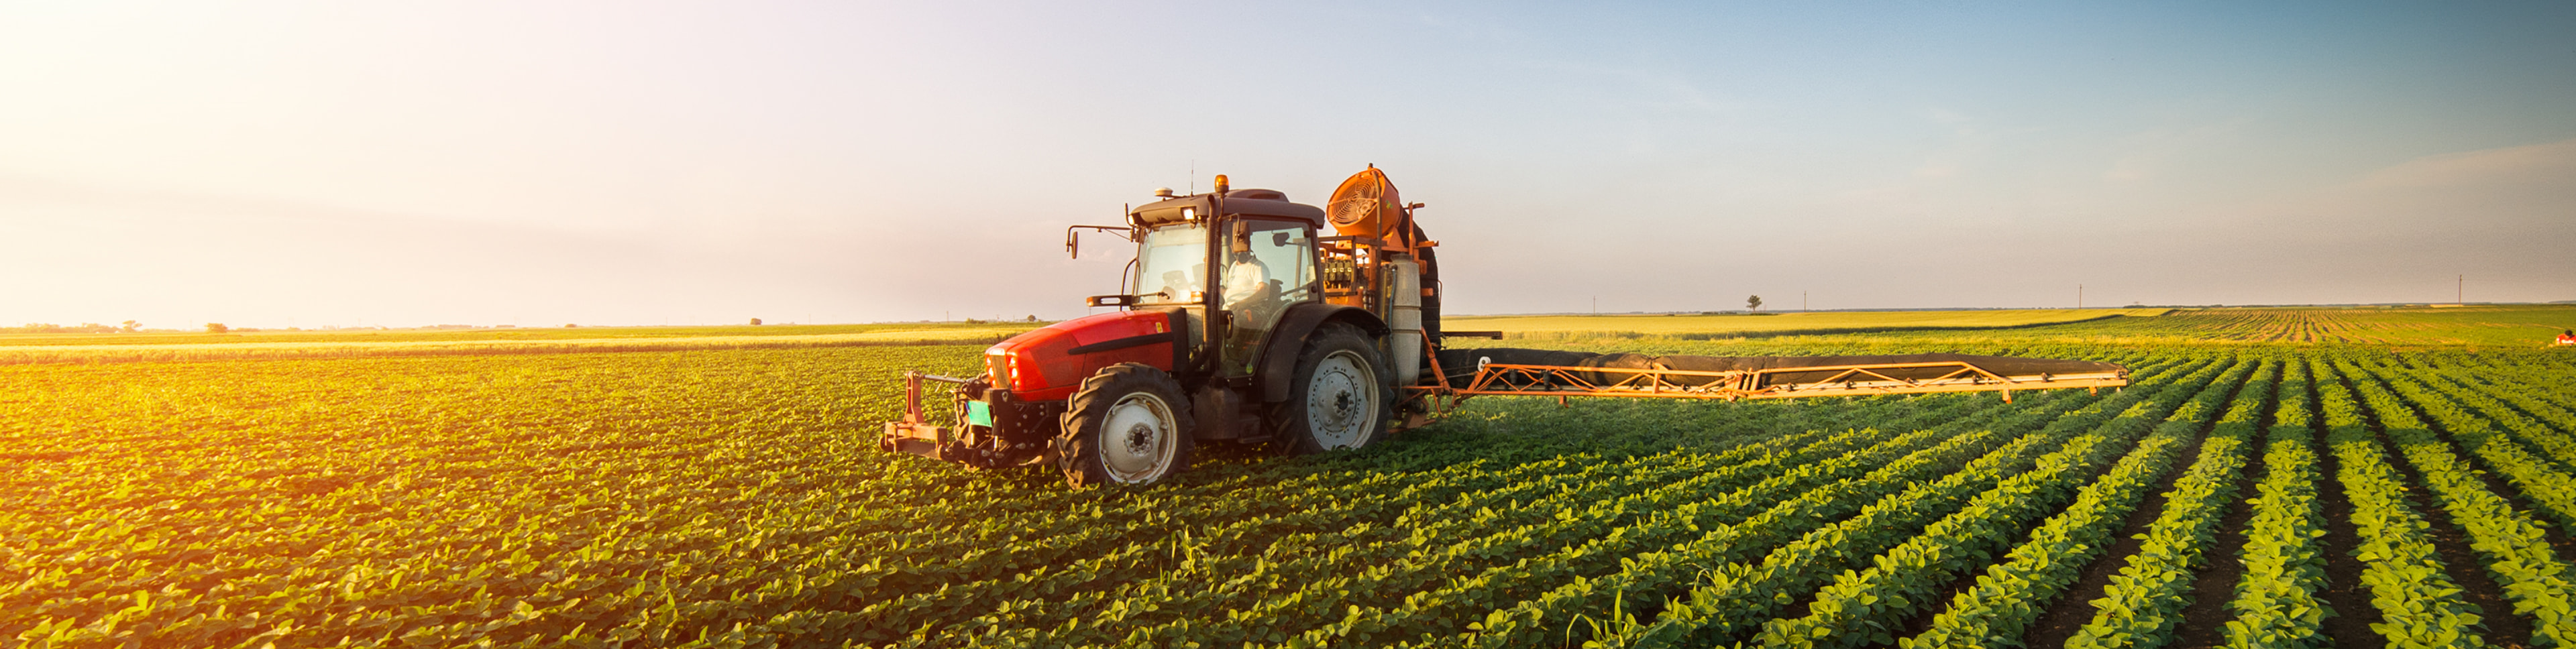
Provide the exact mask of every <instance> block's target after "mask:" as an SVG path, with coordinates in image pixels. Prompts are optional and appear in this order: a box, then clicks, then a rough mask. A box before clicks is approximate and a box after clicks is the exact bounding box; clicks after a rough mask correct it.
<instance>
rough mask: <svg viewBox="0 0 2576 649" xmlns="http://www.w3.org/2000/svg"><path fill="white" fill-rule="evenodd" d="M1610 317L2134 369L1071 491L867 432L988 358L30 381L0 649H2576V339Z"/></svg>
mask: <svg viewBox="0 0 2576 649" xmlns="http://www.w3.org/2000/svg"><path fill="white" fill-rule="evenodd" d="M1968 313H1978V312H1968ZM2089 317H2090V316H2087V318H2089ZM1673 318H1675V319H1682V318H1685V317H1684V316H1673ZM1710 318H1712V319H1715V318H1720V317H1718V316H1711V317H1710ZM1628 319H1631V318H1621V319H1612V318H1603V319H1602V320H1604V321H1611V322H1613V324H1604V325H1601V326H1600V327H1599V329H1598V331H1603V332H1634V333H1636V335H1633V336H1632V335H1627V334H1619V335H1605V336H1595V337H1581V336H1569V337H1567V338H1565V339H1564V340H1562V343H1563V345H1562V346H1563V347H1566V348H1581V349H1590V350H1595V351H1611V350H1615V351H1636V352H1646V353H1667V354H1669V353H1691V354H1705V355H1775V354H1851V353H1897V352H1960V353H1971V354H2004V355H2021V356H2039V357H2055V358H2074V359H2092V360H2107V361H2113V362H2119V363H2124V364H2126V365H2128V367H2129V368H2130V369H2131V370H2132V372H2133V377H2134V379H2133V380H2134V382H2133V384H2132V385H2131V387H2129V388H2127V389H2123V390H2118V391H2104V392H2103V393H2101V394H2088V393H2086V392H2084V391H2080V390H2056V391H2041V392H2029V393H2023V394H2020V395H2018V396H2017V398H2016V399H2015V400H2014V401H2013V402H2012V403H2004V402H2003V401H2002V400H2000V399H1998V398H1996V397H1995V396H1994V395H1992V394H1945V395H1923V396H1912V397H1872V398H1836V399H1828V400H1785V401H1757V402H1741V403H1729V402H1715V401H1711V402H1675V401H1663V400H1610V399H1602V400H1589V401H1586V400H1577V401H1574V402H1573V403H1571V404H1570V405H1565V406H1560V405H1558V404H1557V403H1556V402H1555V401H1553V400H1539V399H1508V398H1479V399H1477V400H1473V401H1469V402H1468V403H1467V404H1466V406H1465V407H1464V408H1463V409H1462V410H1460V411H1458V412H1456V413H1453V414H1452V415H1451V416H1449V417H1448V418H1446V419H1443V420H1441V421H1440V422H1439V423H1437V424H1434V425H1432V426H1430V427H1427V428H1423V429H1417V430H1413V431H1408V432H1406V433H1403V434H1400V435H1397V436H1394V437H1392V438H1389V439H1388V440H1387V441H1386V442H1384V443H1381V444H1378V445H1373V446H1371V447H1369V448H1367V449H1363V450H1360V451H1350V452H1340V453H1332V454H1326V455H1319V456H1306V457H1293V458H1281V457H1270V456H1268V455H1267V454H1266V453H1265V452H1264V451H1263V450H1261V449H1259V448H1238V447H1223V448H1203V449H1202V452H1201V454H1200V457H1199V458H1198V462H1197V465H1196V467H1195V468H1194V469H1193V470H1192V471H1191V472H1189V473H1185V474H1182V475H1181V476H1180V477H1179V478H1178V479H1177V480H1176V481H1173V482H1169V483H1166V484H1161V485H1156V486H1151V487H1140V488H1094V489H1084V490H1071V489H1068V488H1066V487H1065V486H1064V483H1063V480H1062V479H1061V477H1060V476H1059V475H1057V474H1055V473H1053V472H1051V471H1014V472H977V471H972V470H968V469H964V468H961V467H956V466H950V465H945V464H940V463H935V462H931V461H928V460H923V459H920V458H915V457H911V456H903V455H895V454H888V453H884V452H880V451H878V450H876V447H875V439H874V437H875V434H876V432H877V426H878V422H882V421H885V420H889V419H892V418H894V417H895V416H896V411H897V410H898V408H899V400H900V392H899V383H900V377H899V375H898V373H899V372H900V371H901V370H904V369H921V370H925V371H934V372H943V373H971V372H974V371H976V367H977V362H978V359H977V357H976V355H977V352H978V351H979V350H980V349H981V348H982V346H981V345H974V344H940V343H931V344H901V345H898V344H868V345H821V346H782V347H757V346H747V347H735V346H723V345H709V346H703V347H686V346H679V347H674V348H663V349H647V350H625V351H601V350H597V349H577V348H567V349H550V350H542V351H543V353H538V351H525V352H524V353H446V354H409V355H407V354H403V353H400V352H396V351H383V350H375V351H370V350H341V351H338V352H333V353H332V354H329V355H313V356H305V357H293V356H288V357H220V356H217V357H191V356H187V355H185V354H176V355H173V356H170V357H166V358H164V357H150V358H141V357H137V358H124V359H122V360H124V361H126V362H89V361H84V360H81V359H75V358H64V357H47V358H46V359H31V360H26V361H21V362H17V363H16V364H5V365H0V539H4V540H5V542H0V643H7V644H9V645H10V646H30V647H158V646H185V647H264V646H277V647H319V646H340V645H351V646H396V645H399V646H427V647H446V646H531V647H555V646H562V647H618V646H624V647H674V646H688V647H777V646H783V647H841V646H869V647H877V646H904V647H914V646H921V647H967V646H973V647H1074V646H1133V647H1229V648H1230V647H1242V646H1260V647H1294V646H1344V647H1387V646H1412V647H1586V646H1610V647H1711V646H1744V647H1754V646H1760V647H1864V646H1904V647H1926V646H1954V647H1981V646H2009V645H2027V646H2048V647H2059V646H2065V647H2126V646H2139V647H2156V646H2195V647H2197V646H2218V645H2229V646H2247V647H2327V646H2338V647H2339V646H2401V647H2466V646H2568V644H2569V642H2571V641H2576V568H2571V566H2576V537H2571V535H2570V534H2569V531H2570V529H2571V527H2570V526H2576V349H2553V348H2549V347H2548V346H2547V345H2545V344H2544V343H2546V342H2547V340H2548V338H2549V337H2550V336H2551V335H2554V334H2555V333H2556V331H2557V330H2559V329H2564V328H2568V327H2571V326H2576V308H2565V307H2537V306H2531V307H2468V308H2457V309H2211V310H2183V311H2176V312H2172V313H2166V314H2161V315H2147V314H2139V315H2124V316H2121V317H2113V318H2108V319H2086V318H2077V320H2082V321H2079V322H2069V323H2063V324H2038V325H2037V326H2029V325H2032V324H2033V322H2011V323H2000V324H1989V325H1986V326H1989V327H2002V328H1994V329H1982V330H1981V329H1959V328H1957V327H1961V326H1964V325H1959V324H1956V323H1939V322H1930V321H1917V322H1916V323H1915V325H1916V326H1914V327H1911V328H1910V329H1909V327H1907V326H1906V323H1905V322H1902V321H1891V322H1889V323H1880V324H1875V325H1871V326H1870V327H1869V328H1871V329H1877V331H1873V332H1867V333H1816V332H1812V331H1800V329H1801V328H1796V327H1793V328H1789V329H1784V330H1782V331H1785V332H1787V333H1784V334H1782V335H1774V336H1767V337H1741V338H1738V337H1697V338H1693V337H1685V336H1682V335H1678V334H1676V333H1674V332H1676V331H1679V330H1649V329H1645V328H1638V327H1630V326H1628V325H1626V324H1618V323H1622V322H1625V321H1626V320H1628ZM1777 319H1780V320H1789V319H1790V318H1789V317H1778V318H1777ZM1449 326H1450V327H1451V328H1453V329H1460V330H1465V329H1471V328H1499V327H1480V326H1474V325H1470V324H1467V323H1466V322H1463V321H1453V322H1451V323H1449ZM723 329H725V330H727V331H731V330H732V329H733V328H723ZM1561 331H1577V330H1572V329H1569V330H1561ZM1653 331H1665V332H1666V333H1663V334H1657V333H1652V332H1653ZM1708 331H1709V330H1694V331H1693V332H1696V333H1707V332H1708ZM1693 332H1684V333H1693ZM849 333H861V332H849ZM710 335H713V334H710ZM179 342H185V341H179ZM287 342H292V341H287ZM1505 342H1507V343H1509V344H1513V345H1523V344H1526V343H1522V342H1516V341H1505ZM48 344H57V345H60V344H69V343H60V342H54V343H48ZM163 344H172V343H170V342H169V341H163ZM206 358H213V360H206Z"/></svg>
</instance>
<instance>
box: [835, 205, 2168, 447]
mask: <svg viewBox="0 0 2576 649" xmlns="http://www.w3.org/2000/svg"><path fill="white" fill-rule="evenodd" d="M1156 196H1158V197H1160V198H1161V200H1158V201H1156V202H1152V203H1147V204H1145V205H1142V206H1138V207H1135V208H1132V209H1129V210H1128V211H1127V223H1126V224H1125V225H1120V226H1083V225H1078V226H1072V227H1070V228H1067V229H1066V234H1065V248H1066V251H1067V252H1068V253H1072V254H1076V255H1079V254H1080V253H1079V245H1078V239H1077V238H1076V234H1077V233H1078V232H1079V231H1080V230H1083V229H1091V230H1099V231H1107V232H1111V233H1115V234H1118V235H1120V236H1121V237H1123V238H1125V239H1127V240H1128V241H1131V242H1134V243H1135V244H1136V258H1135V260H1134V261H1133V262H1132V263H1131V265H1130V268H1131V269H1132V270H1131V271H1130V273H1129V275H1128V279H1127V281H1126V282H1125V283H1124V286H1125V287H1126V290H1127V292H1126V293H1123V294H1118V295H1101V296H1094V297H1091V298H1089V299H1088V300H1087V303H1088V304H1089V305H1090V306H1095V307H1108V306H1114V307H1119V308H1120V310H1119V311H1117V312H1114V313H1102V314H1097V315H1092V316H1089V317H1083V318H1077V319H1073V320H1067V321H1064V322H1058V323H1055V324H1052V325H1048V326H1045V327H1042V328H1039V329H1036V330H1033V331H1029V332H1027V333H1023V334H1020V335H1018V336H1014V337H1012V338H1010V339H1008V340H1004V341H1002V342H1000V343H997V344H995V345H993V346H992V347H991V348H989V349H986V350H985V351H984V372H983V374H981V375H979V376H974V377H966V378H957V377H943V376H933V375H925V374H921V373H919V372H912V373H908V374H907V379H908V381H909V382H908V384H907V388H906V411H905V414H904V417H903V420H902V421H896V422H890V423H887V424H886V427H885V433H884V436H883V437H882V438H881V440H880V445H881V446H882V447H883V448H885V449H886V450H890V451H901V452H905V453H912V454H916V455H922V456H926V457H930V458H934V459H940V460H947V461H951V462H958V463H962V464H966V465H969V466H973V467H979V468H1003V467H1021V466H1038V465H1043V464H1049V463H1052V464H1053V465H1055V466H1056V467H1057V468H1058V469H1060V470H1062V471H1063V472H1064V475H1065V479H1066V480H1067V481H1068V482H1070V483H1072V484H1073V485H1075V486H1084V485H1093V484H1101V483H1151V482H1155V481H1159V480H1162V479H1163V478H1166V477H1169V476H1171V475H1172V474H1174V473H1177V472H1179V471H1181V470H1183V469H1186V468H1188V467H1189V465H1190V453H1191V451H1192V449H1194V448H1195V447H1197V446H1198V444H1200V443H1202V442H1230V443H1259V444H1268V445H1270V446H1271V447H1272V448H1275V449H1278V450H1279V451H1281V452H1283V453H1289V454H1309V453H1320V452H1326V451H1333V450H1338V449H1356V448H1361V447H1365V446H1368V445H1369V444H1370V443H1372V442H1375V441H1377V440H1378V439H1380V438H1381V437H1383V436H1385V435H1386V434H1388V432H1389V429H1390V427H1391V426H1395V425H1397V424H1398V422H1399V420H1398V419H1397V417H1398V413H1399V412H1402V413H1403V414H1404V415H1405V418H1404V419H1403V420H1402V421H1403V423H1407V424H1415V423H1421V422H1423V421H1424V418H1423V415H1428V414H1433V413H1435V412H1438V411H1445V410H1446V409H1447V408H1448V407H1451V406H1455V405H1456V404H1457V402H1458V401H1460V400H1463V399H1465V398H1466V397H1468V396H1474V395H1524V396H1556V397H1559V398H1564V397H1570V396H1626V397H1666V398H1676V397H1677V398H1723V399H1745V398H1755V399H1759V398H1787V397H1806V396H1847V395H1862V394H1902V393H1920V392H1955V391H1970V390H1998V391H2005V395H2006V397H2007V398H2009V396H2010V394H2011V393H2010V390H2016V389H2047V388H2073V387H2087V388H2098V387H2104V386H2120V385H2126V384H2127V373H2126V370H2125V369H2123V368H2120V367H2119V366H2117V365H2112V364H2109V363H2094V362H2086V361H2056V360H2046V359H2015V358H1997V357H1983V356H1958V355H1952V354H1925V355H1912V356H1869V357H1737V358H1726V357H1697V356H1666V357H1645V356H1640V355H1636V354H1613V355H1601V354H1581V353H1573V352H1554V351H1544V350H1515V349H1490V348H1489V349H1471V350H1444V349H1442V348H1441V342H1442V332H1441V330H1440V315H1439V313H1440V297H1441V292H1440V290H1441V289H1440V281H1439V265H1438V264H1437V263H1436V261H1435V260H1434V259H1433V254H1432V250H1433V248H1434V247H1435V246H1437V245H1438V244H1437V243H1436V242H1433V241H1431V240H1429V239H1426V238H1425V237H1424V236H1423V232H1422V228H1421V227H1420V226H1418V225H1416V224H1415V223H1414V221H1413V213H1414V210H1416V209H1419V208H1421V207H1422V204H1421V203H1405V202H1403V201H1402V200H1401V199H1400V198H1399V197H1398V195H1397V192H1396V190H1395V187H1394V185H1393V184H1391V183H1389V182H1388V181H1387V178H1386V174H1385V173H1384V172H1381V171H1379V170H1378V169H1377V168H1376V167H1375V166H1371V167H1370V168H1369V169H1368V170H1366V171H1362V172H1360V173H1358V174H1356V175H1353V176H1351V177H1350V178H1349V179H1348V180H1345V181H1343V182H1342V184H1341V186H1340V187H1339V188H1338V189H1336V190H1334V192H1333V196H1332V198H1331V200H1330V201H1329V202H1328V203H1326V205H1327V208H1326V209H1318V208H1316V207H1314V206H1311V205H1303V204H1299V203H1292V202H1289V200H1288V197H1287V195H1285V194H1282V193H1280V192H1277V191H1272V190H1267V189H1232V188H1230V187H1228V186H1227V182H1226V177H1225V176H1217V177H1216V185H1215V189H1214V190H1212V191H1210V192H1208V193H1205V194H1192V195H1188V196H1174V195H1172V193H1171V190H1160V191H1157V192H1156ZM1450 335H1451V336H1475V337H1490V338H1500V337H1501V336H1500V334H1498V333H1495V332H1450ZM925 380H927V381H937V382H946V383H951V384H955V388H954V390H953V394H954V398H953V399H952V401H953V403H954V404H955V410H954V413H955V417H954V421H953V422H951V423H950V425H944V426H943V425H934V424H933V423H931V422H930V421H928V419H927V418H926V417H925V416H924V415H923V412H922V408H921V387H922V382H923V381H925Z"/></svg>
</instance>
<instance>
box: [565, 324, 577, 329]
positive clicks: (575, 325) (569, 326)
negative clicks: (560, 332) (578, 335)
mask: <svg viewBox="0 0 2576 649" xmlns="http://www.w3.org/2000/svg"><path fill="white" fill-rule="evenodd" d="M580 327H581V325H577V324H568V325H564V328H565V329H576V328H580Z"/></svg>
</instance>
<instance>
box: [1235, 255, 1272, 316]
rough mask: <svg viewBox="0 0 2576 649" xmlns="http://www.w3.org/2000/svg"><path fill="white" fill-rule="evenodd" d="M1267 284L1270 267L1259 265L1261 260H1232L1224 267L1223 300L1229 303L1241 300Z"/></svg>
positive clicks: (1257, 291)
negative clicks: (1229, 264)
mask: <svg viewBox="0 0 2576 649" xmlns="http://www.w3.org/2000/svg"><path fill="white" fill-rule="evenodd" d="M1269 284H1270V268H1269V267H1267V266H1263V265H1261V260H1258V259H1252V260H1246V261H1238V262H1234V264H1233V265H1232V266H1228V267H1226V269H1225V302H1226V304H1229V305H1231V304H1233V303H1236V302H1241V301H1243V299H1244V298H1248V297H1252V296H1253V294H1255V293H1259V292H1261V287H1263V286H1267V285H1269Z"/></svg>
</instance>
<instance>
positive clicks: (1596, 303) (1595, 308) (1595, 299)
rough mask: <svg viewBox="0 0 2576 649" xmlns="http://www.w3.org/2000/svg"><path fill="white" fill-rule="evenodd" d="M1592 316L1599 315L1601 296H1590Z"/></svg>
mask: <svg viewBox="0 0 2576 649" xmlns="http://www.w3.org/2000/svg"><path fill="white" fill-rule="evenodd" d="M1592 315H1601V296H1598V295H1595V296H1592Z"/></svg>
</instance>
